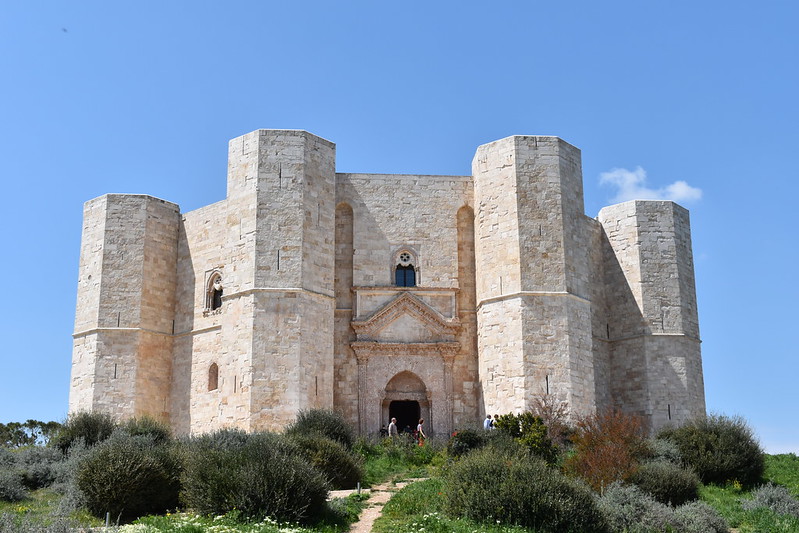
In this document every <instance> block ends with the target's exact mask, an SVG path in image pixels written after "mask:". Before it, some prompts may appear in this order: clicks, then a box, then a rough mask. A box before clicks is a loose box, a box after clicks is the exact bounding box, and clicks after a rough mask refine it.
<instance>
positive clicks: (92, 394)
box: [69, 130, 705, 435]
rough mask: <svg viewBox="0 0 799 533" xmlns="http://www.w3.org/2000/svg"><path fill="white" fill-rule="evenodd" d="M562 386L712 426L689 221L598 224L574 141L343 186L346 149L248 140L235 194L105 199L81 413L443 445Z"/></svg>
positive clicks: (573, 411) (589, 406)
mask: <svg viewBox="0 0 799 533" xmlns="http://www.w3.org/2000/svg"><path fill="white" fill-rule="evenodd" d="M545 395H546V397H547V398H548V399H552V400H554V401H557V402H560V404H561V405H563V406H565V407H566V408H567V410H568V413H569V415H570V416H572V417H577V416H580V415H585V414H589V413H592V412H595V411H596V410H602V409H606V408H618V409H621V410H623V411H626V412H628V413H632V414H637V415H641V416H642V417H643V418H644V420H645V421H646V423H647V426H648V428H649V429H650V430H654V429H657V428H659V427H661V426H663V425H665V424H668V423H675V424H679V423H680V422H683V421H685V420H686V419H688V418H690V417H693V416H696V415H700V414H704V412H705V400H704V385H703V378H702V364H701V356H700V341H699V328H698V322H697V310H696V290H695V286H694V271H693V259H692V252H691V237H690V227H689V220H688V212H687V211H686V210H685V209H684V208H682V207H680V206H678V205H676V204H674V203H672V202H668V201H630V202H625V203H622V204H618V205H614V206H611V207H606V208H604V209H602V210H601V211H600V213H599V216H598V217H597V218H596V219H592V218H589V217H588V216H586V215H585V214H584V206H583V188H582V170H581V160H580V151H579V150H578V149H577V148H575V147H573V146H571V145H570V144H568V143H566V142H564V141H563V140H561V139H559V138H557V137H544V136H513V137H508V138H505V139H501V140H498V141H495V142H492V143H489V144H485V145H483V146H480V147H479V148H478V149H477V153H476V155H475V157H474V160H473V162H472V175H471V176H424V175H390V174H388V175H386V174H342V173H336V171H335V145H334V144H333V143H331V142H329V141H326V140H324V139H321V138H319V137H317V136H315V135H312V134H310V133H308V132H305V131H294V130H258V131H254V132H252V133H248V134H246V135H243V136H241V137H238V138H236V139H233V140H232V141H230V143H229V155H228V176H227V197H226V198H225V199H224V200H221V201H219V202H217V203H214V204H211V205H208V206H206V207H203V208H200V209H197V210H195V211H191V212H188V213H181V212H180V209H179V207H178V206H177V205H176V204H173V203H170V202H167V201H164V200H161V199H158V198H154V197H151V196H146V195H138V194H108V195H105V196H101V197H99V198H95V199H94V200H90V201H89V202H87V203H86V204H85V207H84V218H83V234H82V242H81V255H80V273H79V281H78V299H77V313H76V318H75V333H74V351H73V363H72V377H71V389H70V399H69V409H70V411H71V412H76V411H80V410H102V411H106V412H109V413H111V414H114V415H115V416H117V417H121V418H122V417H128V416H133V415H141V414H150V415H154V416H157V417H161V418H164V419H167V420H169V421H170V423H171V424H172V426H173V428H174V429H175V431H176V432H177V433H179V434H188V433H202V432H207V431H212V430H214V429H217V428H222V427H238V428H242V429H244V430H248V431H255V430H273V429H279V428H282V427H283V426H285V425H286V424H288V423H289V422H291V421H292V420H293V419H294V417H295V415H296V413H297V412H298V411H299V410H304V409H310V408H318V407H320V408H333V409H335V410H337V411H339V412H341V413H342V414H343V415H344V416H345V417H346V418H347V420H349V421H351V423H352V424H353V427H356V428H357V429H358V430H359V432H360V433H361V434H367V433H376V432H377V431H378V430H379V429H380V427H381V425H383V424H387V423H388V421H389V419H390V417H392V416H394V417H397V418H398V419H399V425H400V426H401V427H404V426H405V425H406V424H410V425H413V424H414V423H415V421H416V419H417V418H419V417H423V418H424V419H425V427H426V428H427V431H428V432H429V433H431V434H439V435H442V434H448V433H449V432H450V431H452V430H453V429H455V428H460V427H466V426H474V425H476V424H478V423H479V422H480V420H481V418H483V417H484V416H485V414H486V413H487V412H488V413H490V414H494V413H507V412H520V411H523V410H528V409H530V408H531V407H532V406H533V405H534V404H535V402H536V400H537V399H540V398H542V397H543V396H545Z"/></svg>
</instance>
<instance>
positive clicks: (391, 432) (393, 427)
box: [388, 418, 399, 437]
mask: <svg viewBox="0 0 799 533" xmlns="http://www.w3.org/2000/svg"><path fill="white" fill-rule="evenodd" d="M388 436H389V437H399V431H397V419H396V418H392V419H391V423H390V424H389V425H388Z"/></svg>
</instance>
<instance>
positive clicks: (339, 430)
mask: <svg viewBox="0 0 799 533" xmlns="http://www.w3.org/2000/svg"><path fill="white" fill-rule="evenodd" d="M285 433H286V435H311V434H314V433H319V434H321V435H324V436H325V437H327V438H328V439H332V440H335V441H338V442H340V443H341V444H342V445H343V446H344V447H345V448H347V450H351V449H352V445H353V442H354V441H355V434H354V432H353V430H352V427H350V425H349V424H348V423H347V421H346V420H344V417H343V416H341V415H340V414H339V413H337V412H335V411H331V410H329V409H309V410H307V411H300V412H299V414H298V415H297V419H296V420H295V421H294V422H293V423H292V424H291V425H289V426H288V427H287V428H286V431H285Z"/></svg>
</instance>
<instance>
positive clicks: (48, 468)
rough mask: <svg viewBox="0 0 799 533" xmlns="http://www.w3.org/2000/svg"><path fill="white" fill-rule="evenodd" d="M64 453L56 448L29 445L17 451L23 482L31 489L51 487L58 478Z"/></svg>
mask: <svg viewBox="0 0 799 533" xmlns="http://www.w3.org/2000/svg"><path fill="white" fill-rule="evenodd" d="M63 460H64V455H63V454H62V453H61V452H60V451H59V450H57V449H55V448H43V447H41V446H29V447H27V448H23V449H22V450H20V451H19V452H18V453H17V466H16V467H17V469H18V470H19V471H20V473H21V475H22V483H23V484H24V485H25V487H26V488H28V489H30V490H36V489H41V488H44V487H49V486H50V485H52V484H53V482H54V481H55V480H56V476H57V472H58V466H59V464H60V463H61V462H62V461H63Z"/></svg>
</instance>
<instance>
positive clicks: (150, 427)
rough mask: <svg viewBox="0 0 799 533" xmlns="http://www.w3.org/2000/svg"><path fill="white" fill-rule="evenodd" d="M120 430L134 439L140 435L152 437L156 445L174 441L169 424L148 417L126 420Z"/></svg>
mask: <svg viewBox="0 0 799 533" xmlns="http://www.w3.org/2000/svg"><path fill="white" fill-rule="evenodd" d="M120 429H121V430H122V431H124V432H125V433H127V434H128V435H131V436H133V437H136V436H139V435H147V436H150V437H152V439H153V441H154V442H155V443H156V444H162V443H166V442H169V441H170V440H172V429H171V428H170V427H169V424H167V423H166V422H162V421H161V420H156V419H155V418H152V417H150V416H147V415H145V416H139V417H134V418H130V419H128V420H126V421H125V422H124V423H122V425H121V426H120Z"/></svg>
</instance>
